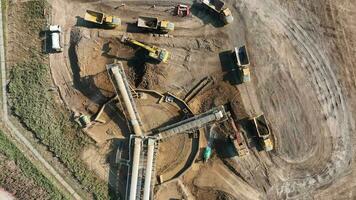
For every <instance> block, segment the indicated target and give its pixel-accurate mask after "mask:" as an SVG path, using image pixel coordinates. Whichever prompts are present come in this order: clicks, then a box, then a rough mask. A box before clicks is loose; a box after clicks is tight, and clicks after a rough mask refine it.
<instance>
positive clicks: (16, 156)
mask: <svg viewBox="0 0 356 200" xmlns="http://www.w3.org/2000/svg"><path fill="white" fill-rule="evenodd" d="M0 153H2V154H4V155H6V157H8V159H10V160H14V161H15V163H16V165H17V166H18V167H19V168H20V169H21V172H22V173H23V174H24V175H25V176H26V177H28V178H30V179H32V180H33V181H34V182H35V183H36V184H37V185H38V186H40V187H42V188H44V189H45V190H46V192H47V194H48V195H49V197H50V199H64V197H63V196H62V195H61V193H60V192H59V191H58V190H57V189H56V188H55V187H54V186H53V185H52V184H51V182H50V181H49V180H48V179H47V178H46V177H45V176H43V175H42V174H41V172H39V171H38V170H37V169H36V168H35V167H34V166H33V165H32V163H31V162H30V161H29V160H27V159H26V158H25V156H24V155H23V154H22V153H21V152H20V151H19V150H18V149H17V148H16V147H15V145H13V144H12V143H11V141H10V140H8V139H7V138H6V137H5V135H4V134H3V133H2V132H1V131H0Z"/></svg>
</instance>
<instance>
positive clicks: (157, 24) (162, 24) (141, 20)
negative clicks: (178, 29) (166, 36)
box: [137, 16, 174, 33]
mask: <svg viewBox="0 0 356 200" xmlns="http://www.w3.org/2000/svg"><path fill="white" fill-rule="evenodd" d="M137 27H139V28H141V29H144V30H149V31H157V32H162V33H168V32H170V31H173V30H174V23H172V22H170V21H167V20H162V21H159V20H158V18H156V17H142V16H140V17H138V19H137Z"/></svg>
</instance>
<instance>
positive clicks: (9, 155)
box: [0, 132, 63, 199]
mask: <svg viewBox="0 0 356 200" xmlns="http://www.w3.org/2000/svg"><path fill="white" fill-rule="evenodd" d="M0 155H1V158H0V161H1V162H0V169H1V173H0V183H1V185H2V187H4V188H5V189H7V190H8V191H10V192H12V193H16V194H15V195H16V197H17V198H20V199H25V198H33V199H34V198H40V199H63V196H62V195H61V193H60V192H59V191H58V190H57V189H56V188H55V187H54V186H53V185H52V184H51V182H50V181H49V180H48V179H47V178H46V177H44V176H43V175H42V174H41V173H40V172H39V171H38V170H37V169H36V168H35V167H34V166H33V165H32V163H31V162H30V161H29V160H27V159H26V158H25V156H24V155H23V154H22V153H21V152H20V151H19V150H18V149H17V148H16V147H15V146H14V145H13V144H12V143H11V141H9V140H8V139H7V138H6V137H5V135H4V134H3V133H2V132H0ZM4 157H5V158H4ZM6 161H7V162H6ZM12 161H13V162H14V163H13V162H12ZM12 163H13V165H11V164H12ZM17 168H19V169H20V170H18V169H17ZM22 174H23V175H24V176H23V175H22Z"/></svg>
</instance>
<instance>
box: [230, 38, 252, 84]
mask: <svg viewBox="0 0 356 200" xmlns="http://www.w3.org/2000/svg"><path fill="white" fill-rule="evenodd" d="M233 54H234V57H235V62H236V65H237V68H238V70H239V77H240V80H241V82H242V83H246V82H249V81H250V80H251V75H250V59H249V57H248V53H247V48H246V45H243V46H241V47H235V48H234V52H233Z"/></svg>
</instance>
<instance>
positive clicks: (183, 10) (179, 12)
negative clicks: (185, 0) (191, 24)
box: [174, 4, 190, 17]
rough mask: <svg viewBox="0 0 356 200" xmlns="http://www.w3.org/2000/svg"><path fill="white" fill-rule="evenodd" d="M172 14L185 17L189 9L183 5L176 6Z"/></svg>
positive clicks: (188, 13)
mask: <svg viewBox="0 0 356 200" xmlns="http://www.w3.org/2000/svg"><path fill="white" fill-rule="evenodd" d="M174 14H175V15H177V16H179V17H186V16H189V15H190V7H189V6H188V5H184V4H178V5H177V6H176V8H175V11H174Z"/></svg>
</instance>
